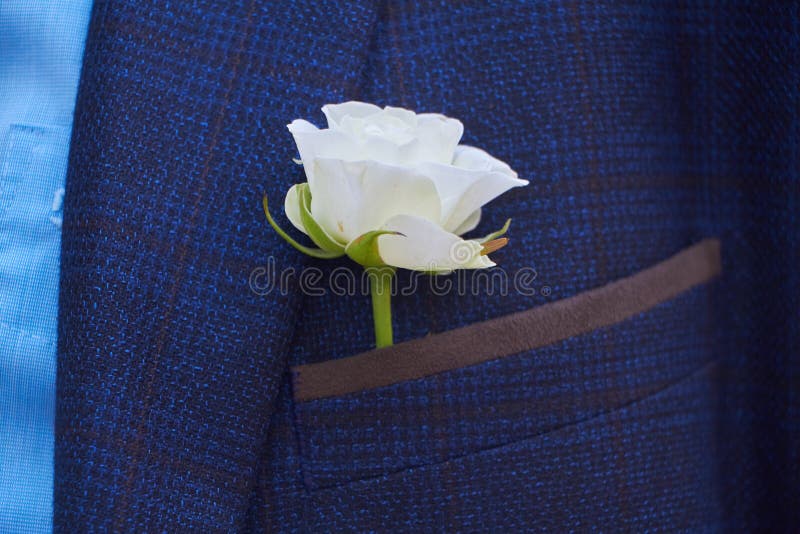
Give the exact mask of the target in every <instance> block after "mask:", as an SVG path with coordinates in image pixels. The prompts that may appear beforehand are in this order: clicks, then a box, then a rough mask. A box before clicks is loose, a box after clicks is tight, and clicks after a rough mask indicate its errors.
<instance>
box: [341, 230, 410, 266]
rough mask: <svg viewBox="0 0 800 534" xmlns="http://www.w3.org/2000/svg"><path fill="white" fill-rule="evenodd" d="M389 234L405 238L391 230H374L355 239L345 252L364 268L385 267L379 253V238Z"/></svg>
mask: <svg viewBox="0 0 800 534" xmlns="http://www.w3.org/2000/svg"><path fill="white" fill-rule="evenodd" d="M387 234H388V235H402V236H405V234H401V233H400V232H393V231H391V230H373V231H371V232H367V233H365V234H361V235H360V236H358V237H357V238H355V239H353V240H352V241H351V242H350V243H348V245H347V247H345V249H344V252H345V254H347V255H348V256H349V257H350V259H352V260H353V261H354V262H356V263H358V264H360V265H363V266H364V267H381V266H384V265H386V263H385V262H384V261H383V259H381V255H380V252H379V251H378V237H380V236H382V235H387Z"/></svg>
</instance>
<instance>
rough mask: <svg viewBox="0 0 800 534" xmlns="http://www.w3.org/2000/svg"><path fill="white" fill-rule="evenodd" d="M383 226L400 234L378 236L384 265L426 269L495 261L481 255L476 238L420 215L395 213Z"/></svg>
mask: <svg viewBox="0 0 800 534" xmlns="http://www.w3.org/2000/svg"><path fill="white" fill-rule="evenodd" d="M383 229H384V230H391V231H395V232H400V233H402V234H403V235H402V236H400V235H382V236H380V237H379V238H378V247H379V250H380V256H381V259H383V261H384V262H386V264H388V265H393V266H395V267H401V268H403V269H411V270H415V271H428V272H449V271H452V270H454V269H482V268H485V267H492V266H494V265H495V264H494V263H493V262H492V261H491V260H490V259H489V258H488V256H482V255H481V250H482V248H483V247H482V246H481V244H480V243H478V242H477V241H473V240H464V239H461V238H460V237H458V236H457V235H454V234H451V233H450V232H446V231H445V230H443V229H442V228H440V227H439V226H438V225H437V224H435V223H433V222H431V221H430V220H428V219H425V218H422V217H414V216H411V215H397V216H395V217H392V218H391V219H390V220H389V221H387V222H386V224H384V225H383Z"/></svg>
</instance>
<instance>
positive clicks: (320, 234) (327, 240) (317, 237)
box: [296, 183, 344, 256]
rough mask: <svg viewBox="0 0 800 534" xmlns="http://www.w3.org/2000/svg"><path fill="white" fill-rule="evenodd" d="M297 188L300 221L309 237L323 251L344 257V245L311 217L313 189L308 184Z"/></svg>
mask: <svg viewBox="0 0 800 534" xmlns="http://www.w3.org/2000/svg"><path fill="white" fill-rule="evenodd" d="M296 187H297V200H298V202H300V220H301V221H302V222H303V228H305V229H306V232H307V233H308V237H310V238H311V241H313V242H314V244H316V245H317V246H318V247H319V248H321V249H322V250H325V251H327V252H335V253H336V254H338V255H339V256H344V245H342V244H340V243H338V242H337V241H336V240H335V239H334V238H332V237H331V236H330V235H328V232H326V231H325V229H324V228H322V227H321V226H320V225H319V223H317V221H315V220H314V217H312V216H311V189H309V187H308V183H302V184H297V186H296Z"/></svg>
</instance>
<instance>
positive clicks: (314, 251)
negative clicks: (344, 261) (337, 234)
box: [262, 195, 342, 260]
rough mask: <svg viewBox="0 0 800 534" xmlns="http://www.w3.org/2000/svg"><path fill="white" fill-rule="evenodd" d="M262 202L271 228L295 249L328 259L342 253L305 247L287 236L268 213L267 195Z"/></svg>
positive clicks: (314, 256)
mask: <svg viewBox="0 0 800 534" xmlns="http://www.w3.org/2000/svg"><path fill="white" fill-rule="evenodd" d="M262 204H263V206H264V215H266V216H267V221H268V222H269V224H270V226H272V228H273V229H274V230H275V231H276V232H277V233H278V235H279V236H281V237H282V238H283V239H284V240H285V241H286V242H287V243H289V244H290V245H292V246H293V247H294V248H296V249H297V250H299V251H300V252H302V253H303V254H308V255H309V256H311V257H313V258H320V259H324V260H329V259H333V258H338V257H340V256H342V254H340V253H337V252H330V251H328V250H322V249H319V248H311V247H306V246H304V245H301V244H300V243H298V242H297V241H295V240H294V239H292V238H291V237H290V236H289V234H287V233H286V232H284V231H283V229H282V228H281V227H280V226H278V223H276V222H275V220H274V219H273V218H272V215H270V213H269V205H268V203H267V195H264V198H263V200H262Z"/></svg>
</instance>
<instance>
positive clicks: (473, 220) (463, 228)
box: [453, 208, 481, 235]
mask: <svg viewBox="0 0 800 534" xmlns="http://www.w3.org/2000/svg"><path fill="white" fill-rule="evenodd" d="M479 222H481V209H480V208H478V209H476V210H475V211H473V212H472V213H471V214H470V216H469V217H467V218H466V219H465V220H464V222H462V223H461V224H460V225H459V226H458V228H456V229H455V230H453V233H454V234H456V235H464V234H466V233H467V232H469V231H472V230H474V229H475V227H476V226H478V223H479Z"/></svg>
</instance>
